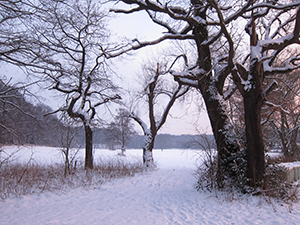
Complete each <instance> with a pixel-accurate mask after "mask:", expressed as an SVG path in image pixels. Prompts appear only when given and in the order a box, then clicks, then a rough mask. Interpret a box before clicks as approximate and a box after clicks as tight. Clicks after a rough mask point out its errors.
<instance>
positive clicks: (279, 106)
mask: <svg viewBox="0 0 300 225" xmlns="http://www.w3.org/2000/svg"><path fill="white" fill-rule="evenodd" d="M264 104H265V105H268V106H271V107H275V108H278V109H280V110H281V111H283V112H284V113H286V114H290V112H289V111H288V110H285V109H284V108H282V106H281V105H277V104H274V103H272V102H269V101H266V102H265V103H264Z"/></svg>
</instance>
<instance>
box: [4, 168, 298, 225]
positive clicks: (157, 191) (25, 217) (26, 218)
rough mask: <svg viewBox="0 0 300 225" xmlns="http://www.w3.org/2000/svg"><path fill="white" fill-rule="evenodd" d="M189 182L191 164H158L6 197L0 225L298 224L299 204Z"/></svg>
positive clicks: (192, 181)
mask: <svg viewBox="0 0 300 225" xmlns="http://www.w3.org/2000/svg"><path fill="white" fill-rule="evenodd" d="M194 182H195V178H194V177H193V175H192V170H191V169H187V168H176V169H175V170H173V169H158V170H157V171H154V172H150V173H146V174H141V175H136V176H135V177H130V178H122V179H117V180H113V181H111V182H107V183H105V184H104V185H102V186H101V187H100V188H98V189H83V188H78V189H74V190H72V191H71V192H68V193H65V194H55V193H44V194H41V195H36V196H25V197H22V198H19V199H8V200H6V201H5V202H0V214H1V219H0V224H89V225H90V224H100V225H102V224H103V225H110V224H124V225H125V224H126V225H128V224H143V225H148V224H149V225H150V224H151V225H154V224H210V225H212V224H299V221H300V207H299V206H300V204H296V205H294V207H293V208H294V209H293V212H292V213H289V212H288V210H287V209H286V208H285V207H282V206H277V207H276V208H277V211H276V212H274V210H273V208H272V206H271V205H270V204H268V203H260V199H259V198H258V197H250V198H248V199H242V200H234V201H232V202H229V201H223V200H224V199H223V200H222V198H219V199H217V198H216V197H215V195H214V194H212V193H198V192H197V191H196V190H195V189H193V185H192V184H193V183H194Z"/></svg>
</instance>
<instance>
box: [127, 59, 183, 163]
mask: <svg viewBox="0 0 300 225" xmlns="http://www.w3.org/2000/svg"><path fill="white" fill-rule="evenodd" d="M148 66H149V67H146V70H145V71H144V72H145V74H146V73H148V74H146V76H145V78H146V79H145V82H144V84H143V89H144V91H143V92H142V95H144V96H145V97H146V99H145V101H146V104H147V110H148V120H149V124H150V125H149V126H148V125H147V124H146V123H145V122H144V120H143V118H141V117H140V116H138V115H137V114H136V113H135V112H131V113H130V117H131V118H133V119H134V120H135V121H136V122H137V123H138V124H139V125H140V126H141V128H142V130H143V133H144V143H143V163H144V166H145V167H148V168H153V167H154V160H153V154H152V150H153V147H154V142H155V137H156V135H157V132H158V131H159V130H160V128H161V127H162V126H163V125H164V124H165V122H166V120H167V117H168V114H169V112H170V110H171V108H172V106H173V105H174V103H175V101H176V100H177V99H178V98H180V97H182V96H183V95H184V94H185V93H187V91H188V88H187V87H183V85H181V84H178V85H176V87H175V88H174V89H168V88H167V86H166V85H165V84H164V83H163V76H166V73H167V72H168V71H163V69H162V68H163V66H162V65H160V64H159V63H157V67H156V70H153V66H150V65H148ZM162 95H163V96H165V97H167V100H166V105H165V106H164V107H163V112H162V113H160V115H159V112H158V110H157V108H156V109H155V107H156V106H157V101H158V100H157V99H158V98H159V97H160V96H162ZM158 115H159V116H158Z"/></svg>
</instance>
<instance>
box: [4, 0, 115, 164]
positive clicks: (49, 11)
mask: <svg viewBox="0 0 300 225" xmlns="http://www.w3.org/2000/svg"><path fill="white" fill-rule="evenodd" d="M35 4H36V7H35V10H36V11H35V13H34V15H33V16H32V17H31V19H30V20H24V21H23V24H24V25H23V26H26V29H27V32H28V34H30V36H29V35H28V38H29V39H27V40H26V41H27V46H26V48H25V49H23V51H18V52H17V53H16V54H13V55H12V54H10V55H6V56H5V60H6V61H8V62H10V63H13V64H16V65H18V66H21V67H25V68H26V71H27V73H28V74H29V75H31V76H37V77H38V79H41V80H45V81H46V82H48V85H49V87H50V88H51V89H54V90H56V91H58V92H59V93H61V94H62V95H64V96H65V100H66V101H65V105H64V106H62V107H61V108H60V109H58V110H57V111H56V112H59V111H62V112H67V113H68V115H69V116H70V117H71V118H73V119H74V120H79V121H81V122H82V124H83V126H84V130H85V140H86V142H85V143H86V146H85V149H86V152H85V153H86V156H85V168H87V169H92V168H93V155H92V152H93V151H92V148H93V144H92V140H93V139H92V138H93V132H92V126H93V121H94V120H95V115H96V108H97V107H99V106H101V105H104V104H107V103H109V102H111V101H115V100H117V99H120V96H119V95H118V94H115V93H116V91H117V87H116V86H115V85H114V84H113V83H112V81H111V79H110V77H109V75H108V74H107V69H108V67H107V65H106V63H105V62H104V61H101V57H100V56H101V55H102V54H103V52H104V49H106V48H107V47H108V46H109V45H108V44H107V38H108V37H109V34H108V32H107V31H106V30H105V18H106V17H107V16H106V14H105V12H104V11H103V10H101V8H100V6H101V4H100V3H99V2H96V1H93V0H84V1H76V0H66V1H50V2H49V1H44V0H40V1H36V2H35Z"/></svg>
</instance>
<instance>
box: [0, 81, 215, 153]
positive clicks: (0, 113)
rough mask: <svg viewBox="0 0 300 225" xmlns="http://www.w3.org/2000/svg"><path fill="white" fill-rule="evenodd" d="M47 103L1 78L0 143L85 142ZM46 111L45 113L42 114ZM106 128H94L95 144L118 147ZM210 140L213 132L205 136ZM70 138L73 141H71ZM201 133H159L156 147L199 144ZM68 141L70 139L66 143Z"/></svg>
mask: <svg viewBox="0 0 300 225" xmlns="http://www.w3.org/2000/svg"><path fill="white" fill-rule="evenodd" d="M51 111H52V109H51V108H50V107H48V106H46V105H43V104H39V105H34V104H32V103H30V102H28V101H27V100H26V99H25V97H24V91H23V90H22V89H19V88H14V87H12V86H9V85H6V84H4V83H3V82H0V144H2V145H13V144H18V145H19V144H20V145H24V144H32V145H44V146H53V147H61V146H66V145H70V146H71V147H83V146H84V140H85V139H84V130H83V128H82V127H76V126H74V123H72V121H68V122H67V121H66V119H64V117H62V116H61V115H55V114H51ZM45 115H47V116H45ZM59 116H60V118H59ZM75 125H76V124H75ZM108 131H109V130H108V128H94V132H93V141H94V146H95V147H101V148H109V149H118V148H120V145H119V144H118V143H117V142H114V141H112V140H111V139H112V137H111V133H110V134H108V133H109V132H108ZM207 138H209V140H213V138H212V136H207ZM143 139H144V137H143V136H142V135H134V136H132V137H131V138H130V140H129V141H128V143H127V144H126V148H128V149H141V148H142V147H143ZM70 140H72V142H70ZM201 141H203V137H202V138H201V137H200V136H199V135H170V134H159V135H157V137H156V140H155V145H154V148H155V149H170V148H192V149H195V148H201V146H200V145H201V144H200V145H199V143H201ZM68 142H69V143H68Z"/></svg>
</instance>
